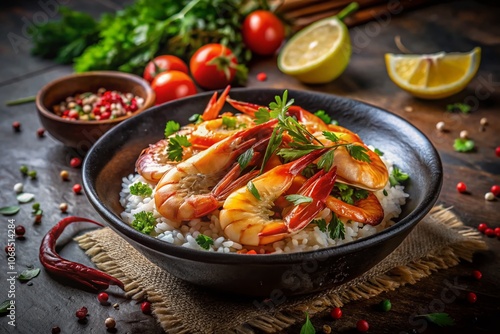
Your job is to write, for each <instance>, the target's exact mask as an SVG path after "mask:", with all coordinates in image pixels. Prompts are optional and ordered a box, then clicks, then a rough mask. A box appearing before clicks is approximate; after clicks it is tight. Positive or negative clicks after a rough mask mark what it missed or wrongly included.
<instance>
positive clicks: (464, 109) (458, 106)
mask: <svg viewBox="0 0 500 334" xmlns="http://www.w3.org/2000/svg"><path fill="white" fill-rule="evenodd" d="M471 109H472V108H471V106H470V105H468V104H467V103H460V102H458V103H453V104H448V105H447V106H446V110H447V111H451V112H453V111H460V112H461V113H464V114H468V113H469V112H470V111H471Z"/></svg>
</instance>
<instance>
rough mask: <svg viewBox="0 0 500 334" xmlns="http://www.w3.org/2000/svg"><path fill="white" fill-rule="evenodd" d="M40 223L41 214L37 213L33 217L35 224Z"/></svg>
mask: <svg viewBox="0 0 500 334" xmlns="http://www.w3.org/2000/svg"><path fill="white" fill-rule="evenodd" d="M41 222H42V214H41V213H37V214H36V215H35V223H37V224H40V223H41Z"/></svg>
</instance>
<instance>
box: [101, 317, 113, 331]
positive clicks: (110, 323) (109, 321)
mask: <svg viewBox="0 0 500 334" xmlns="http://www.w3.org/2000/svg"><path fill="white" fill-rule="evenodd" d="M104 325H106V328H109V329H113V328H115V327H116V321H115V319H114V318H111V317H110V318H106V320H104Z"/></svg>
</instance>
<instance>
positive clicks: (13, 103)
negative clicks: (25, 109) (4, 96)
mask: <svg viewBox="0 0 500 334" xmlns="http://www.w3.org/2000/svg"><path fill="white" fill-rule="evenodd" d="M35 100H36V96H27V97H23V98H20V99H17V100H12V101H7V102H5V105H6V106H17V105H19V104H24V103H30V102H35Z"/></svg>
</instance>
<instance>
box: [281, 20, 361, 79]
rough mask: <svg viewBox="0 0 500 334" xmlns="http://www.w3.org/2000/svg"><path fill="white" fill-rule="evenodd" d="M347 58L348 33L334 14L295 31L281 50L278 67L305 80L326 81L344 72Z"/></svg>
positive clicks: (348, 47) (348, 52) (348, 55)
mask: <svg viewBox="0 0 500 334" xmlns="http://www.w3.org/2000/svg"><path fill="white" fill-rule="evenodd" d="M350 58H351V40H350V38H349V32H348V30H347V27H346V25H345V24H344V23H343V22H342V21H341V20H340V19H339V17H336V16H334V17H329V18H326V19H323V20H320V21H317V22H315V23H313V24H311V25H309V26H307V27H306V28H304V29H302V30H300V31H299V32H298V33H296V34H295V36H293V37H292V38H291V39H290V40H289V41H288V42H287V43H286V44H285V46H284V47H283V48H282V49H281V51H280V53H279V56H278V68H279V69H280V70H281V71H282V72H283V73H285V74H288V75H291V76H293V77H295V78H297V79H298V80H300V81H302V82H304V83H311V84H319V83H327V82H330V81H332V80H334V79H335V78H337V77H338V76H339V75H341V74H342V72H344V70H345V68H346V67H347V65H348V64H349V59H350Z"/></svg>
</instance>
